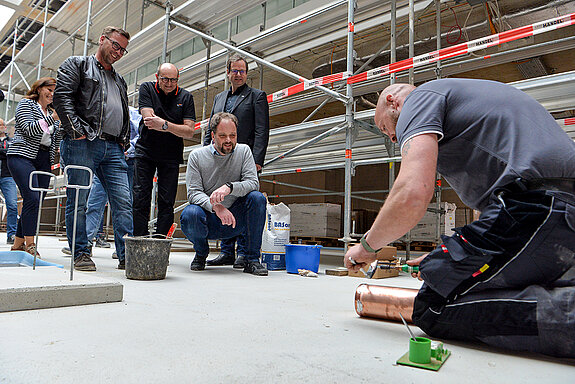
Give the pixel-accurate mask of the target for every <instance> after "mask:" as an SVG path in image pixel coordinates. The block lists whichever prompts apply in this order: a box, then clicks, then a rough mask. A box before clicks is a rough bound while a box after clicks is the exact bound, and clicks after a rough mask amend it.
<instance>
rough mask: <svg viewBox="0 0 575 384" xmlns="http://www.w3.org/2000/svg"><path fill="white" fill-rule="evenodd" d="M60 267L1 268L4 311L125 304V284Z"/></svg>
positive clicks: (0, 295) (0, 300) (0, 307)
mask: <svg viewBox="0 0 575 384" xmlns="http://www.w3.org/2000/svg"><path fill="white" fill-rule="evenodd" d="M69 276H70V274H69V271H65V270H63V269H61V268H57V267H36V270H33V269H32V268H31V267H3V268H1V269H0V312H9V311H22V310H30V309H45V308H56V307H67V306H74V305H87V304H99V303H111V302H117V301H122V297H123V285H122V284H121V283H120V282H118V281H111V280H110V279H105V278H102V277H101V276H97V275H87V274H83V273H75V274H74V280H73V281H70V277H69Z"/></svg>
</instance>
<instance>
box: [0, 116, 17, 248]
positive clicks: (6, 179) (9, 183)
mask: <svg viewBox="0 0 575 384" xmlns="http://www.w3.org/2000/svg"><path fill="white" fill-rule="evenodd" d="M9 146H10V138H9V137H8V134H7V132H6V124H5V123H4V120H2V119H0V161H1V162H2V165H1V168H0V190H1V191H2V195H4V205H6V235H7V239H6V244H14V237H15V236H16V226H17V224H18V187H17V186H16V182H15V181H14V179H13V178H12V175H11V174H10V170H9V169H8V164H7V161H6V152H8V147H9Z"/></svg>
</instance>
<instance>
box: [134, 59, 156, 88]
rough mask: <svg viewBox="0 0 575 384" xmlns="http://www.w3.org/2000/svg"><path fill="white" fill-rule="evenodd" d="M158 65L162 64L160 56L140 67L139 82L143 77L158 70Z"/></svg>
mask: <svg viewBox="0 0 575 384" xmlns="http://www.w3.org/2000/svg"><path fill="white" fill-rule="evenodd" d="M158 65H160V58H159V57H156V58H155V59H153V60H150V61H148V62H147V63H146V64H144V65H142V66H141V67H140V68H138V82H139V81H140V80H141V79H143V78H146V77H148V76H150V75H152V74H154V73H156V71H157V70H158Z"/></svg>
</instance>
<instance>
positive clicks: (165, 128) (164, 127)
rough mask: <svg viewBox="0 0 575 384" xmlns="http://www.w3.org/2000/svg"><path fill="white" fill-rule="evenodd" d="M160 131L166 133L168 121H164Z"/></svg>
mask: <svg viewBox="0 0 575 384" xmlns="http://www.w3.org/2000/svg"><path fill="white" fill-rule="evenodd" d="M162 129H163V130H164V131H166V130H167V129H168V120H164V125H162Z"/></svg>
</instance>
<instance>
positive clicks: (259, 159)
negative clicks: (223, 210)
mask: <svg viewBox="0 0 575 384" xmlns="http://www.w3.org/2000/svg"><path fill="white" fill-rule="evenodd" d="M227 76H228V79H229V81H230V84H231V87H230V89H229V90H227V91H223V92H221V93H219V94H217V95H216V97H215V98H214V106H213V109H212V116H213V115H214V114H215V113H217V112H228V113H231V114H233V115H234V116H236V117H237V118H238V121H239V125H238V143H239V144H247V145H248V146H249V147H250V149H251V150H252V153H253V156H254V160H255V162H256V168H257V171H258V172H260V171H261V170H262V167H263V165H264V159H265V157H266V151H267V149H268V141H269V131H270V118H269V105H268V99H267V96H266V94H265V92H264V91H261V90H259V89H255V88H251V87H248V85H247V84H246V81H247V79H248V63H247V61H246V59H245V58H243V57H241V56H237V55H234V56H232V57H230V59H229V60H228V65H227ZM211 141H212V139H211V132H210V130H209V128H208V131H207V132H206V136H205V139H204V145H209V144H210V143H211ZM221 247H222V252H221V253H220V255H219V256H218V257H216V258H215V259H213V260H209V261H208V262H207V264H208V265H231V264H234V268H243V267H244V265H245V252H244V250H245V245H244V242H243V240H242V238H241V237H240V238H239V239H238V258H237V259H236V260H235V263H234V259H235V257H234V256H235V251H234V248H235V238H232V239H225V240H222V242H221Z"/></svg>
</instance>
